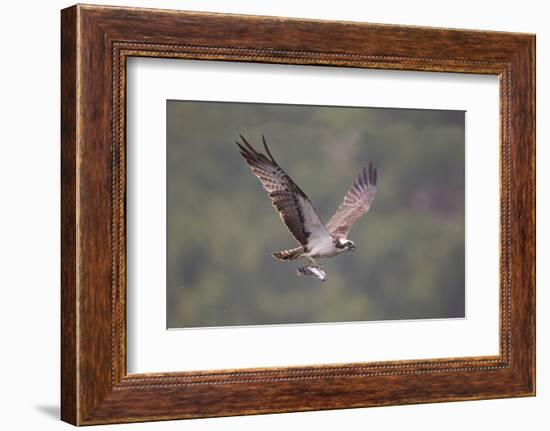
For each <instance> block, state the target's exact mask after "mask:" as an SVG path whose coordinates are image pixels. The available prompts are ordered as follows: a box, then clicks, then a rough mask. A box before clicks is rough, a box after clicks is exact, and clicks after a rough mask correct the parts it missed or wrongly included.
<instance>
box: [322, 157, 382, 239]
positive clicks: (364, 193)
mask: <svg viewBox="0 0 550 431" xmlns="http://www.w3.org/2000/svg"><path fill="white" fill-rule="evenodd" d="M376 182H377V172H376V168H375V167H374V165H373V164H372V163H369V166H368V168H367V167H363V169H362V170H361V172H360V173H359V175H358V176H357V179H356V180H355V181H354V183H353V184H352V186H351V188H350V189H349V191H348V192H347V193H346V196H344V201H343V202H342V203H341V204H340V206H339V207H338V210H336V213H335V214H334V215H333V216H332V217H331V219H330V220H329V221H328V223H327V225H326V226H327V230H328V231H329V232H330V233H331V234H332V235H334V236H341V237H344V238H345V237H347V236H348V234H349V232H350V230H351V228H352V227H353V224H354V223H355V222H356V221H357V220H358V219H359V217H361V216H362V215H363V214H365V213H366V212H367V211H368V210H369V208H370V206H371V204H372V201H373V200H374V196H375V194H376Z"/></svg>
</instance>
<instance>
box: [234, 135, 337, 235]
mask: <svg viewBox="0 0 550 431" xmlns="http://www.w3.org/2000/svg"><path fill="white" fill-rule="evenodd" d="M241 139H242V141H243V144H241V143H239V142H237V145H238V146H239V148H240V150H241V155H242V156H243V157H244V159H245V160H246V162H247V163H248V165H249V166H250V168H251V169H252V172H254V174H255V175H256V176H257V177H258V179H259V180H260V182H261V183H262V185H263V186H264V189H266V190H267V192H268V194H269V197H270V198H271V203H272V204H273V206H274V207H275V208H276V209H277V211H279V215H280V217H281V219H282V220H283V222H284V223H285V224H286V226H287V227H288V229H289V230H290V232H291V233H292V235H294V237H295V238H296V239H297V240H298V242H299V243H300V244H301V245H306V244H307V243H308V242H309V241H310V240H312V239H314V238H318V237H322V236H329V233H328V232H327V230H326V229H325V226H324V225H323V223H321V220H319V216H318V215H317V213H316V212H315V210H314V209H313V206H312V205H311V201H310V199H309V197H308V196H307V195H306V194H305V193H304V192H303V191H302V190H301V189H300V187H298V186H297V185H296V183H295V182H294V181H292V179H291V178H290V177H289V176H288V175H287V174H286V172H285V171H283V170H282V169H281V167H280V166H279V164H278V163H277V162H276V161H275V159H274V158H273V156H272V155H271V152H270V151H269V148H268V147H267V143H266V142H265V138H264V137H263V136H262V141H263V144H264V148H265V151H266V153H267V156H266V155H265V154H262V153H260V152H258V151H256V150H255V149H254V148H253V147H252V146H251V145H250V144H249V143H248V142H247V141H246V139H245V138H243V137H242V136H241Z"/></svg>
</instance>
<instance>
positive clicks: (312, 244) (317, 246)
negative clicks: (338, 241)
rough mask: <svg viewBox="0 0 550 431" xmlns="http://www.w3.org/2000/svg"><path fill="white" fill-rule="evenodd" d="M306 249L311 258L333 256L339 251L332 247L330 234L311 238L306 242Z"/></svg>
mask: <svg viewBox="0 0 550 431" xmlns="http://www.w3.org/2000/svg"><path fill="white" fill-rule="evenodd" d="M308 249H309V253H308V255H309V256H311V257H313V258H315V257H331V256H335V255H336V254H338V251H339V250H338V249H336V248H335V247H334V244H333V243H332V237H331V236H322V237H317V238H311V240H310V241H309V243H308Z"/></svg>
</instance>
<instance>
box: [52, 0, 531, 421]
mask: <svg viewBox="0 0 550 431" xmlns="http://www.w3.org/2000/svg"><path fill="white" fill-rule="evenodd" d="M61 18H62V19H61V50H62V56H61V58H62V62H61V83H62V92H61V125H62V127H61V129H62V134H61V139H62V149H61V161H62V181H61V189H62V202H61V205H62V216H61V226H62V247H61V253H62V256H61V257H62V285H61V293H62V295H61V310H62V323H61V340H62V343H61V359H62V360H61V389H62V390H61V418H62V420H64V421H67V422H69V423H72V424H75V425H91V424H104V423H116V422H137V421H151V420H164V419H179V418H195V417H212V416H230V415H241V414H258V413H274V412H290V411H307V410H321V409H340V408H352V407H367V406H382V405H392V404H413V403H426V402H442V401H454V400H474V399H488V398H502V397H516V396H533V395H534V394H535V36H534V35H529V34H514V33H500V32H488V31H470V30H449V29H439V28H423V27H403V26H392V25H376V24H363V23H353V22H329V21H314V20H298V19H286V18H276V17H255V16H240V15H220V14H212V13H196V12H178V11H167V10H153V9H150V10H148V9H134V8H119V7H103V6H83V5H77V6H73V7H70V8H67V9H64V10H63V11H62V14H61ZM131 56H144V57H163V58H184V59H198V60H206V61H207V60H223V61H240V62H258V63H260V62H261V63H284V64H300V65H331V66H342V67H355V68H374V69H392V70H414V71H441V72H461V73H479V74H492V75H498V76H499V78H500V80H499V82H500V108H501V109H500V151H501V152H500V154H501V165H500V170H501V190H500V209H501V218H500V256H501V257H500V311H499V312H500V354H499V355H498V356H490V357H460V358H441V359H430V360H412V361H391V362H377V363H359V364H358V363H353V364H339V365H327V366H318V365H316V366H303V367H286V368H285V367H283V368H265V369H237V370H226V371H211V370H210V371H209V370H205V371H203V372H175V373H155V374H127V372H126V349H125V341H126V320H125V316H126V314H125V313H126V302H125V300H126V260H125V251H126V250H125V239H126V238H125V192H126V175H125V158H126V138H125V127H126V123H125V97H126V93H125V92H126V87H125V84H126V79H125V78H126V72H125V65H126V59H127V58H129V57H131Z"/></svg>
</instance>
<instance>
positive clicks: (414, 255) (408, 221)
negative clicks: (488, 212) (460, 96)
mask: <svg viewBox="0 0 550 431" xmlns="http://www.w3.org/2000/svg"><path fill="white" fill-rule="evenodd" d="M239 134H243V135H244V136H245V137H246V138H247V139H248V140H249V142H251V143H253V144H254V145H256V146H257V148H261V147H260V142H261V134H264V135H265V137H266V139H267V141H268V144H269V145H270V149H271V151H272V153H273V155H274V157H275V158H276V159H277V161H278V162H279V164H280V165H281V166H282V168H283V169H285V171H286V172H287V173H288V174H289V175H290V176H291V178H293V180H294V181H295V182H296V183H297V184H298V185H299V186H300V187H301V188H302V189H303V190H304V191H305V192H306V193H307V194H308V195H309V196H310V198H311V200H312V202H313V205H314V207H315V208H316V210H317V211H318V213H319V216H320V218H321V220H322V221H324V222H326V221H327V220H328V219H329V218H330V216H331V215H332V214H333V213H334V211H335V210H336V208H337V207H338V205H339V204H340V202H341V201H342V199H343V197H344V194H345V193H346V191H347V190H348V189H349V187H350V185H351V183H352V182H353V180H354V179H355V177H356V175H357V173H358V172H359V170H360V169H361V167H362V166H363V165H366V164H367V163H368V162H369V161H373V162H374V163H375V164H376V166H377V167H378V192H377V195H376V199H375V200H374V203H373V205H372V207H371V210H370V211H369V213H368V214H367V215H365V216H364V217H363V218H361V219H360V220H359V221H358V222H357V224H356V225H355V227H354V229H353V230H352V231H351V234H350V238H351V239H352V240H354V241H355V243H356V244H357V251H356V252H354V253H346V254H343V255H340V256H337V257H335V258H331V259H324V260H322V261H321V264H322V265H323V266H324V268H325V271H326V272H327V276H328V280H327V281H326V282H324V283H323V282H320V281H319V280H317V279H314V278H313V277H298V276H297V275H296V268H297V267H298V266H299V265H300V264H302V263H301V262H291V263H287V262H280V261H276V260H274V259H273V258H272V257H271V252H273V251H277V250H281V249H285V248H288V247H294V246H296V245H297V243H296V242H295V240H294V239H293V238H292V237H291V235H290V233H289V232H288V231H287V229H286V227H285V226H284V225H283V223H282V222H281V220H280V219H279V216H278V214H277V213H276V211H275V210H274V209H273V208H272V206H271V202H270V201H269V199H268V197H267V194H266V192H265V191H264V190H263V188H262V187H261V184H260V182H259V181H258V179H257V178H256V177H255V176H254V175H253V174H252V172H251V170H250V168H249V167H248V166H247V165H246V164H245V162H244V160H243V159H242V158H241V156H240V154H239V152H238V149H237V147H236V145H235V140H236V139H238V136H239ZM464 164H465V162H464V112H462V111H437V110H411V109H378V108H342V107H320V106H299V105H271V104H247V103H217V102H194V101H168V102H167V193H168V196H167V202H168V203H167V206H168V207H167V247H168V249H167V316H168V317H167V319H168V322H167V325H168V327H169V328H176V327H200V326H225V325H259V324H283V323H310V322H337V321H366V320H394V319H420V318H450V317H464V300H465V289H464V169H465V165H464Z"/></svg>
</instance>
